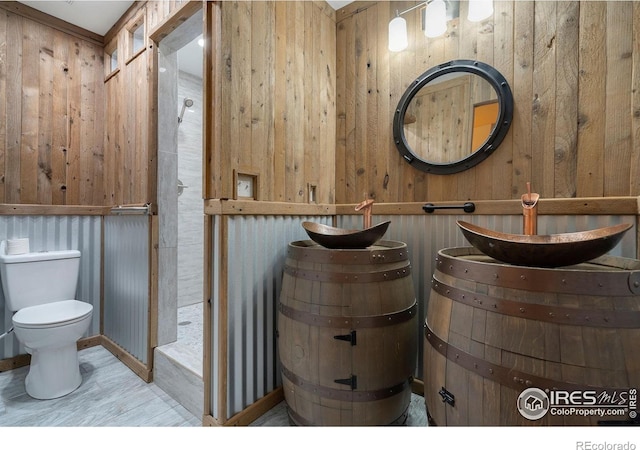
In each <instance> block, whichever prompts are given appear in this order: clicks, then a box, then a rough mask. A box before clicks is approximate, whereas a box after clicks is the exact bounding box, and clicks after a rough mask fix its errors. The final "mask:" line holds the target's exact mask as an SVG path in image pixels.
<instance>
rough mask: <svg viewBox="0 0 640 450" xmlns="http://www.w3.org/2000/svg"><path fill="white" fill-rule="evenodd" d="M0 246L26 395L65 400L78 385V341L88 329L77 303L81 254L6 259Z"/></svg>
mask: <svg viewBox="0 0 640 450" xmlns="http://www.w3.org/2000/svg"><path fill="white" fill-rule="evenodd" d="M5 249H6V245H5V241H2V242H0V278H1V279H2V291H3V293H4V298H5V305H6V307H7V308H8V309H9V310H10V311H12V312H15V314H14V315H13V318H12V322H13V327H14V332H15V334H16V337H17V339H18V341H20V343H22V344H23V345H24V348H25V350H26V351H27V353H30V354H31V363H30V367H29V373H28V374H27V377H26V379H25V390H26V391H27V394H29V395H30V396H31V397H33V398H37V399H43V400H44V399H51V398H57V397H61V396H63V395H67V394H69V393H70V392H73V391H74V390H75V389H77V388H78V387H79V386H80V384H81V383H82V376H81V374H80V367H79V364H78V350H77V341H78V339H80V338H81V337H82V336H83V335H84V334H85V333H86V332H87V330H88V329H89V326H90V324H91V319H92V315H93V306H92V305H91V304H90V303H86V302H82V301H80V300H76V299H75V298H74V297H75V294H76V287H77V282H78V275H79V268H80V252H79V251H77V250H62V251H51V252H29V253H23V254H17V255H9V254H7V252H6V251H5Z"/></svg>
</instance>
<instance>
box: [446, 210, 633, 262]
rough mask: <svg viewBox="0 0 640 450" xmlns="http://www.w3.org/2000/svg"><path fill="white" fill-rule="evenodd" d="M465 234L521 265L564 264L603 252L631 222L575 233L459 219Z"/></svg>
mask: <svg viewBox="0 0 640 450" xmlns="http://www.w3.org/2000/svg"><path fill="white" fill-rule="evenodd" d="M457 224H458V226H459V227H460V229H461V230H462V234H464V237H465V238H466V239H467V240H468V241H469V243H471V245H473V246H474V247H475V248H477V249H478V250H480V251H481V252H482V253H484V254H486V255H488V256H490V257H492V258H494V259H497V260H498V261H502V262H506V263H509V264H514V265H518V266H532V267H562V266H570V265H574V264H580V263H583V262H585V261H589V260H591V259H594V258H597V257H599V256H602V255H604V254H605V253H607V252H608V251H610V250H611V249H613V248H614V247H615V246H616V245H617V244H618V242H620V240H621V239H622V236H623V235H624V233H625V232H626V231H627V230H629V229H630V228H631V224H626V223H625V224H620V225H614V226H611V227H605V228H598V229H595V230H589V231H579V232H575V233H560V234H549V235H536V234H534V235H525V234H508V233H500V232H498V231H493V230H488V229H486V228H482V227H479V226H477V225H474V224H471V223H468V222H463V221H461V220H459V221H457Z"/></svg>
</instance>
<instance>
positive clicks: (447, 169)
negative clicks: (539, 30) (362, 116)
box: [393, 59, 513, 175]
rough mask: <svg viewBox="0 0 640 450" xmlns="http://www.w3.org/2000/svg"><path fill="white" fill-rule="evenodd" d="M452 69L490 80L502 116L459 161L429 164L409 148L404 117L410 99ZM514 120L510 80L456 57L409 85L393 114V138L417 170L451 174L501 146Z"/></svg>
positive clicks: (482, 158) (399, 149) (482, 159)
mask: <svg viewBox="0 0 640 450" xmlns="http://www.w3.org/2000/svg"><path fill="white" fill-rule="evenodd" d="M451 72H469V73H472V74H475V75H479V76H481V77H482V78H484V79H485V80H487V81H488V82H489V84H491V86H492V87H493V88H494V89H495V91H496V93H497V95H498V103H499V105H500V111H499V116H498V120H497V121H496V126H495V128H494V129H493V131H492V132H491V134H490V135H489V138H488V139H487V140H486V141H485V143H484V144H483V145H482V147H480V148H479V149H478V150H476V151H475V152H473V153H471V154H470V155H469V156H467V157H466V158H462V159H460V160H458V161H453V162H450V163H442V164H441V163H430V162H427V161H424V160H422V159H420V158H418V156H416V154H415V153H413V151H412V150H411V148H410V147H409V144H408V143H407V139H406V137H405V135H404V116H405V114H406V112H407V108H408V107H409V104H410V103H411V100H412V99H413V97H414V96H415V95H416V94H417V93H418V91H420V89H422V87H424V86H425V85H426V84H427V83H429V82H430V81H432V80H434V79H435V78H437V77H439V76H440V75H444V74H447V73H451ZM512 120H513V94H512V93H511V88H510V87H509V83H507V80H506V79H505V78H504V76H502V74H501V73H500V72H498V71H497V70H496V69H495V68H493V67H491V66H490V65H488V64H486V63H483V62H480V61H474V60H469V59H457V60H453V61H449V62H447V63H444V64H440V65H438V66H435V67H433V68H431V69H429V70H427V71H426V72H425V73H423V74H422V75H420V76H419V77H418V78H417V79H416V80H415V81H413V82H412V83H411V85H410V86H409V87H408V88H407V90H406V91H405V93H404V94H403V95H402V98H400V101H399V102H398V107H397V108H396V112H395V114H394V117H393V140H394V142H395V144H396V147H397V148H398V151H399V152H400V154H401V155H402V157H403V158H404V159H405V160H406V161H407V162H408V163H409V164H411V165H412V166H414V167H415V168H416V169H419V170H422V171H423V172H427V173H433V174H438V175H448V174H452V173H458V172H462V171H463V170H467V169H470V168H471V167H473V166H475V165H477V164H478V163H480V162H481V161H484V160H485V159H486V158H487V157H488V156H489V155H490V154H491V153H492V152H493V151H494V150H495V149H496V148H497V147H498V145H500V143H501V142H502V140H503V139H504V137H505V136H506V134H507V132H508V131H509V127H510V126H511V122H512Z"/></svg>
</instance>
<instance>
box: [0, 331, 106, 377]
mask: <svg viewBox="0 0 640 450" xmlns="http://www.w3.org/2000/svg"><path fill="white" fill-rule="evenodd" d="M101 339H102V338H101V336H91V337H88V338H82V339H80V340H79V341H78V350H84V349H85V348H89V347H95V346H96V345H100V343H101ZM30 363H31V355H28V354H24V355H17V356H12V357H11V358H6V359H3V360H1V361H0V372H6V371H8V370H13V369H17V368H19V367H24V366H28V365H29V364H30Z"/></svg>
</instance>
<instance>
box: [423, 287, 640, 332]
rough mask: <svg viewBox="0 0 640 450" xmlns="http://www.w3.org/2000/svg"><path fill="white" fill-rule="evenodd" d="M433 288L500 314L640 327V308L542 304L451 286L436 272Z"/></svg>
mask: <svg viewBox="0 0 640 450" xmlns="http://www.w3.org/2000/svg"><path fill="white" fill-rule="evenodd" d="M431 288H432V289H433V291H434V292H437V293H438V294H440V295H442V296H444V297H447V298H449V299H451V300H453V301H455V302H458V303H463V304H465V305H469V306H472V307H474V308H479V309H484V310H486V311H493V312H496V313H499V314H504V315H509V316H513V317H522V318H524V319H531V320H537V321H540V322H549V323H557V324H564V325H582V326H590V327H601V328H640V311H620V310H618V311H613V310H605V309H588V310H585V309H582V308H580V309H578V308H568V307H564V306H556V305H542V304H534V303H526V302H518V301H513V300H505V299H499V298H495V297H491V296H489V295H484V294H480V293H476V292H470V291H466V290H464V289H460V288H456V287H453V286H449V285H448V284H446V283H443V282H442V281H440V280H438V278H437V276H436V275H435V274H434V275H433V279H432V280H431Z"/></svg>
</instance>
